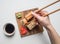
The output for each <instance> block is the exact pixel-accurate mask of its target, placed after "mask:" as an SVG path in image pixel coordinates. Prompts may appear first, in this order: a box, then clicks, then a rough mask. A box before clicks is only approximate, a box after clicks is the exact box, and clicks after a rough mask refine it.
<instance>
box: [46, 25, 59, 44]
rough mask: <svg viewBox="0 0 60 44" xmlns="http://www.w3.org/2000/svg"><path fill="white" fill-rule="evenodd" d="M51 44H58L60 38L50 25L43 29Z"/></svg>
mask: <svg viewBox="0 0 60 44" xmlns="http://www.w3.org/2000/svg"><path fill="white" fill-rule="evenodd" d="M45 28H46V30H47V32H48V35H49V38H50V40H51V43H52V44H60V37H59V35H58V34H57V32H56V31H55V29H54V28H53V26H52V25H49V26H47V27H45Z"/></svg>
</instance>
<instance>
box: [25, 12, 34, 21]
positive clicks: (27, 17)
mask: <svg viewBox="0 0 60 44" xmlns="http://www.w3.org/2000/svg"><path fill="white" fill-rule="evenodd" d="M32 17H33V15H32V13H31V12H30V13H28V14H27V15H26V16H25V18H26V19H27V21H29V20H30V19H31V18H32Z"/></svg>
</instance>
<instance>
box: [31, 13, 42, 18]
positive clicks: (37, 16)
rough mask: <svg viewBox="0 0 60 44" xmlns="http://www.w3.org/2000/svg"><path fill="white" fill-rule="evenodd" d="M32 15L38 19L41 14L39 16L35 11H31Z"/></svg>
mask: <svg viewBox="0 0 60 44" xmlns="http://www.w3.org/2000/svg"><path fill="white" fill-rule="evenodd" d="M32 15H33V16H34V17H35V18H37V19H40V18H41V16H40V15H39V14H37V13H35V12H32Z"/></svg>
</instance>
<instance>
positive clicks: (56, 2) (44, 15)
mask: <svg viewBox="0 0 60 44" xmlns="http://www.w3.org/2000/svg"><path fill="white" fill-rule="evenodd" d="M59 1H60V0H57V1H55V2H53V3H51V4H49V5H47V6H45V7H43V8H42V9H38V10H35V11H34V12H36V13H37V12H38V13H39V12H40V11H41V10H43V9H45V8H47V7H49V6H51V5H53V4H55V3H57V2H59ZM57 11H60V8H59V9H57V10H54V11H52V12H50V13H48V14H46V15H43V16H47V15H50V14H52V13H55V12H57Z"/></svg>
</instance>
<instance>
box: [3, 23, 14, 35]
mask: <svg viewBox="0 0 60 44" xmlns="http://www.w3.org/2000/svg"><path fill="white" fill-rule="evenodd" d="M7 24H11V25H13V24H12V23H6V24H5V25H4V27H3V32H4V34H5V35H6V36H12V35H14V34H15V27H14V31H13V32H12V33H7V32H6V30H5V27H6V25H7ZM13 26H14V25H13Z"/></svg>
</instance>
